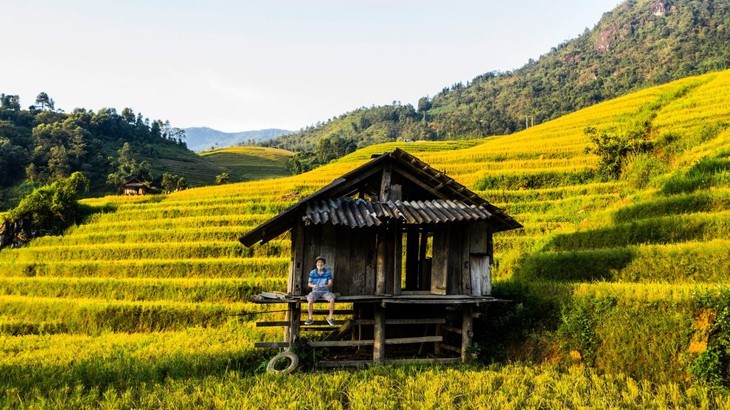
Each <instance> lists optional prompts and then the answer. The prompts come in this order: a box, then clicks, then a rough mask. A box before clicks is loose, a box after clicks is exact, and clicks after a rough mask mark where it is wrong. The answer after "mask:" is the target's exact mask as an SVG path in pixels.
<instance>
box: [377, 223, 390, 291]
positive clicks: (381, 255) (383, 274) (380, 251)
mask: <svg viewBox="0 0 730 410" xmlns="http://www.w3.org/2000/svg"><path fill="white" fill-rule="evenodd" d="M388 237H389V235H388V231H387V230H385V229H381V230H379V231H378V245H377V256H376V259H377V262H376V263H375V265H376V276H375V294H376V295H384V294H385V292H386V288H387V284H386V281H387V277H388Z"/></svg>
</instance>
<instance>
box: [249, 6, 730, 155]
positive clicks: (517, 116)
mask: <svg viewBox="0 0 730 410" xmlns="http://www.w3.org/2000/svg"><path fill="white" fill-rule="evenodd" d="M729 22H730V1H728V0H701V1H700V0H626V1H624V2H622V3H621V4H620V5H618V6H617V7H616V8H615V9H614V10H612V11H610V12H607V13H605V14H604V15H603V17H602V18H601V20H600V21H599V22H598V24H597V25H596V26H595V27H594V28H593V29H591V30H588V29H586V30H585V32H584V33H582V34H580V35H579V36H578V37H577V38H575V39H572V40H569V41H565V42H563V43H561V44H559V45H556V46H555V47H553V48H552V50H550V52H548V53H546V54H545V55H543V56H540V58H539V59H538V60H536V61H535V60H533V59H530V61H529V62H527V64H526V65H524V66H523V67H522V68H519V69H517V70H514V71H510V72H487V73H485V74H481V75H479V76H477V77H475V78H474V79H473V80H472V81H470V82H467V83H466V84H463V83H461V82H459V83H456V84H454V85H452V86H450V87H445V88H444V89H443V90H442V91H441V92H439V93H438V94H436V95H435V96H433V97H423V98H421V99H420V100H419V101H418V104H417V106H416V107H414V106H412V105H410V104H407V105H402V106H401V105H400V104H397V105H392V106H381V107H372V108H359V109H356V110H354V111H351V112H347V113H344V114H342V115H340V116H339V117H337V118H335V119H333V120H327V121H326V122H320V123H318V124H316V125H313V126H311V127H307V128H304V129H303V130H301V131H299V132H297V133H293V134H291V135H288V136H283V137H279V138H275V139H273V140H271V141H267V142H266V143H264V144H262V145H269V146H274V147H279V148H283V149H288V150H290V151H295V152H299V153H302V155H300V157H302V156H303V157H307V158H315V159H314V160H313V162H312V164H317V163H326V162H327V161H329V160H331V159H332V158H336V157H340V156H342V155H345V154H347V153H349V152H352V151H354V150H355V149H357V148H362V147H365V146H368V145H372V144H377V143H381V142H385V141H395V140H397V139H402V140H443V139H460V138H474V137H486V136H490V135H504V134H510V133H513V132H516V131H520V130H523V129H525V128H526V127H527V126H528V125H529V126H532V125H536V124H539V123H541V122H544V121H548V120H550V119H554V118H557V117H559V116H561V115H564V114H566V113H569V112H573V111H576V110H578V109H581V108H584V107H587V106H590V105H593V104H596V103H598V102H601V101H605V100H608V99H611V98H616V97H618V96H621V95H624V94H627V93H629V92H632V91H636V90H638V89H641V88H645V87H649V86H652V85H657V84H663V83H667V82H670V81H673V80H676V79H679V78H683V77H687V76H691V75H697V74H702V73H707V72H710V71H717V70H723V69H726V68H729V67H730V29H729V27H730V23H729ZM479 52H480V50H474V53H479Z"/></svg>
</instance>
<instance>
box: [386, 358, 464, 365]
mask: <svg viewBox="0 0 730 410" xmlns="http://www.w3.org/2000/svg"><path fill="white" fill-rule="evenodd" d="M460 360H461V359H459V358H458V357H439V358H428V359H388V360H386V361H385V363H388V364H429V363H433V364H458V363H459V362H460Z"/></svg>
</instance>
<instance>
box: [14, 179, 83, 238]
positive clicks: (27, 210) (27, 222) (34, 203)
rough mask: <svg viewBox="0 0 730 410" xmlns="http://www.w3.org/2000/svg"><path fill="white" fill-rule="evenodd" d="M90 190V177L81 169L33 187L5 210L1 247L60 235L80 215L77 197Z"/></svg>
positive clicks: (80, 209)
mask: <svg viewBox="0 0 730 410" xmlns="http://www.w3.org/2000/svg"><path fill="white" fill-rule="evenodd" d="M88 189H89V179H88V178H86V177H85V176H84V174H82V173H80V172H74V173H73V174H71V176H69V177H68V178H62V179H59V180H57V181H54V182H53V183H51V184H49V185H44V186H42V187H40V188H36V189H35V190H34V191H33V192H31V193H30V194H29V195H28V196H26V197H25V198H23V199H22V200H21V201H20V203H19V204H18V206H17V207H16V208H14V209H12V210H11V211H10V212H9V213H8V217H7V219H6V221H5V222H4V223H3V224H2V226H0V248H3V247H5V246H8V245H20V244H22V243H24V242H26V241H28V240H29V239H32V238H34V237H38V236H41V235H44V234H59V233H61V232H63V230H64V229H66V228H67V227H68V226H70V225H71V224H73V223H76V222H78V221H79V220H80V219H81V217H82V216H83V213H84V212H83V208H82V206H81V205H80V204H79V203H78V201H77V200H76V198H77V197H78V195H79V194H80V193H81V192H82V191H86V190H88Z"/></svg>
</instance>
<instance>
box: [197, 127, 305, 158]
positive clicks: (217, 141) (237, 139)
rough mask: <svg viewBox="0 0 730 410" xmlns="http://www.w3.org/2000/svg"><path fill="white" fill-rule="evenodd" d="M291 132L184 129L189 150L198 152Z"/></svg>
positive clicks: (203, 128)
mask: <svg viewBox="0 0 730 410" xmlns="http://www.w3.org/2000/svg"><path fill="white" fill-rule="evenodd" d="M291 133H292V131H287V130H280V129H276V128H269V129H265V130H257V131H242V132H223V131H218V130H214V129H212V128H208V127H192V128H185V142H186V143H187V146H188V148H189V149H191V150H193V151H195V152H200V151H207V150H210V149H215V148H225V147H232V146H234V145H241V144H244V143H246V142H247V141H249V140H253V141H254V142H261V141H266V140H270V139H272V138H276V137H279V136H281V135H288V134H291Z"/></svg>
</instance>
